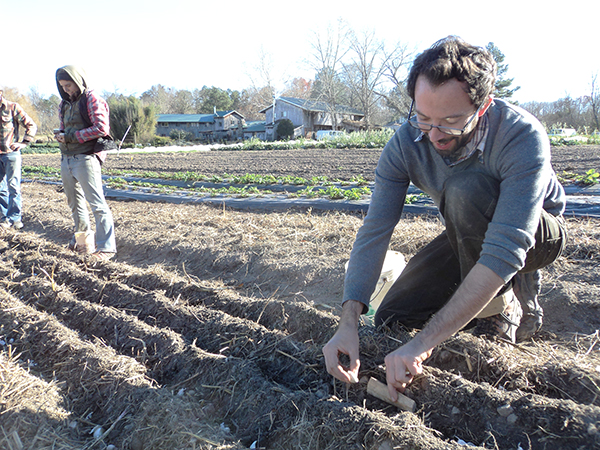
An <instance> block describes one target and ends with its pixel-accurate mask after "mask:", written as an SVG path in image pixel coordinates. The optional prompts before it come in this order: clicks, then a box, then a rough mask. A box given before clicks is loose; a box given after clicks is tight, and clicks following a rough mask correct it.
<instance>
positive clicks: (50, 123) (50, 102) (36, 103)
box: [29, 88, 60, 135]
mask: <svg viewBox="0 0 600 450" xmlns="http://www.w3.org/2000/svg"><path fill="white" fill-rule="evenodd" d="M29 101H30V102H31V106H32V107H33V109H34V110H35V111H36V113H37V117H38V120H37V121H36V123H37V126H38V134H40V135H52V130H53V129H54V128H58V124H59V119H58V105H59V103H60V99H59V98H58V96H57V95H54V94H52V95H51V96H50V97H48V98H44V97H43V96H42V95H41V94H40V93H39V92H38V90H37V89H35V88H30V90H29Z"/></svg>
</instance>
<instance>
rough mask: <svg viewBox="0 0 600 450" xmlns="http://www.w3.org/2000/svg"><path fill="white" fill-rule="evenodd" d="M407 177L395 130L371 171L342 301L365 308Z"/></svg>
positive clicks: (396, 221)
mask: <svg viewBox="0 0 600 450" xmlns="http://www.w3.org/2000/svg"><path fill="white" fill-rule="evenodd" d="M409 183H410V180H409V179H408V175H407V173H406V170H405V169H404V163H403V160H402V157H401V153H400V139H399V137H398V133H396V135H394V137H392V139H391V140H390V142H388V144H387V145H386V146H385V148H384V150H383V152H382V154H381V157H380V159H379V163H378V164H377V169H376V172H375V188H374V190H373V193H372V195H371V203H370V205H369V210H368V212H367V216H366V217H365V219H364V223H363V225H362V226H361V228H360V229H359V231H358V234H357V237H356V241H355V242H354V246H353V248H352V252H351V254H350V262H349V264H348V270H347V272H346V278H345V281H344V297H343V302H346V301H347V300H356V301H359V302H361V303H363V304H364V305H365V307H364V308H363V313H364V312H366V311H367V305H368V304H369V301H370V297H371V294H372V293H373V290H374V289H375V286H376V284H377V280H378V279H379V275H380V273H381V268H382V266H383V261H384V259H385V255H386V252H387V249H388V245H389V242H390V239H391V236H392V233H393V231H394V228H395V226H396V225H397V223H398V221H399V220H400V215H401V214H402V209H403V207H404V200H405V197H406V192H407V190H408V185H409Z"/></svg>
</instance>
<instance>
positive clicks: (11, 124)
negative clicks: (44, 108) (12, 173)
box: [0, 98, 37, 153]
mask: <svg viewBox="0 0 600 450" xmlns="http://www.w3.org/2000/svg"><path fill="white" fill-rule="evenodd" d="M0 118H1V121H0V153H10V152H12V149H11V148H10V146H11V144H13V143H14V142H15V141H16V140H18V139H19V136H18V134H19V124H21V125H23V127H24V128H25V135H24V136H23V143H26V144H27V143H29V142H31V141H32V140H33V137H34V136H35V133H36V132H37V125H36V124H35V122H34V121H33V120H31V117H29V116H28V115H27V113H26V112H25V111H24V110H23V108H21V105H19V104H18V103H15V102H9V101H8V100H6V99H5V98H2V102H1V103H0Z"/></svg>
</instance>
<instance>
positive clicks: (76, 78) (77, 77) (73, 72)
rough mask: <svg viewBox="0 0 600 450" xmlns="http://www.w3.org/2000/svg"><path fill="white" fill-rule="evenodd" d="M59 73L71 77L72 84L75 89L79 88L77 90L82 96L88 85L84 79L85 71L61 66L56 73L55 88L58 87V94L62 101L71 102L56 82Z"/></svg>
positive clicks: (75, 67)
mask: <svg viewBox="0 0 600 450" xmlns="http://www.w3.org/2000/svg"><path fill="white" fill-rule="evenodd" d="M61 71H64V72H66V73H67V74H68V75H69V76H70V77H71V79H72V80H73V82H75V84H76V85H77V87H79V90H80V91H81V93H82V94H83V93H84V92H85V91H86V90H87V88H88V85H87V82H86V81H85V79H86V78H87V75H86V74H85V70H83V69H82V68H81V67H79V66H72V65H71V66H63V67H61V68H59V69H58V70H57V71H56V86H57V87H58V92H59V93H60V96H61V98H62V99H63V100H65V101H67V102H69V101H71V100H70V98H69V96H68V95H67V93H66V92H65V91H64V90H63V88H62V87H61V86H60V83H59V82H58V74H59V73H60V72H61Z"/></svg>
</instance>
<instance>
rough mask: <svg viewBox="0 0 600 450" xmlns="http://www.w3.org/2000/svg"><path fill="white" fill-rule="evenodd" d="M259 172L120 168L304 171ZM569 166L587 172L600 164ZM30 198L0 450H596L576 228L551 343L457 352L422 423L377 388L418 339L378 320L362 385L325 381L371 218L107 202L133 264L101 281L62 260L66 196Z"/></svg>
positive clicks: (92, 269)
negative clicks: (353, 256)
mask: <svg viewBox="0 0 600 450" xmlns="http://www.w3.org/2000/svg"><path fill="white" fill-rule="evenodd" d="M586 152H587V150H586ZM250 153H251V155H248V154H243V155H242V154H238V155H235V154H232V153H231V152H210V153H207V154H205V153H195V154H194V153H185V154H178V155H177V156H175V155H173V154H161V155H159V154H153V155H126V154H121V155H119V156H115V155H111V156H109V161H108V163H107V166H106V167H107V168H116V167H117V166H125V165H127V164H129V165H131V166H135V165H136V164H137V163H139V167H138V169H139V170H153V171H176V170H197V171H200V172H203V173H206V174H208V175H211V174H222V173H234V171H235V170H238V171H240V173H269V174H275V175H277V174H279V172H278V170H280V171H281V173H284V172H287V171H288V170H289V171H290V172H292V171H293V169H294V163H293V161H294V159H295V156H296V153H294V152H286V154H285V155H284V154H279V155H272V154H269V153H268V152H267V153H260V152H250ZM309 153H310V158H304V157H303V158H302V162H301V163H298V165H297V166H296V167H297V168H298V169H299V170H301V172H302V173H296V175H299V176H303V177H309V176H323V175H325V176H328V177H330V178H332V179H333V178H340V179H350V178H351V176H352V174H354V171H350V172H344V168H348V169H350V168H351V167H355V166H358V165H360V166H361V168H360V170H358V169H357V170H358V172H360V174H362V175H363V176H364V177H365V178H367V179H372V171H373V169H374V166H375V164H376V161H377V156H378V155H377V151H373V150H368V151H362V153H360V154H361V155H362V156H360V155H359V151H356V152H347V153H343V152H341V151H336V152H334V153H323V152H321V153H320V155H319V154H317V153H316V152H315V153H312V152H309ZM182 155H185V156H182ZM301 155H302V154H301V153H298V154H297V156H298V159H299V160H300V156H301ZM564 155H566V153H565V154H564ZM586 155H587V153H586ZM283 156H285V157H286V158H282V157H283ZM319 156H320V158H319ZM595 156H597V155H595ZM209 157H210V158H209ZM205 158H207V159H205ZM219 158H220V160H218V159H219ZM361 158H362V159H361ZM238 159H239V160H241V161H242V162H240V161H238ZM286 159H287V160H291V161H292V164H291V165H290V168H289V169H288V168H285V167H283V166H281V167H280V166H279V165H278V164H279V161H285V163H286V164H289V161H287V160H286ZM555 159H557V162H556V164H557V166H558V164H564V165H565V167H564V168H562V169H560V170H570V171H574V172H578V173H584V172H585V171H586V170H588V169H591V168H598V167H597V165H596V166H595V165H594V164H595V163H597V162H598V161H599V160H600V159H598V158H597V157H596V158H595V159H589V158H588V157H587V156H586V157H585V158H583V157H582V158H578V157H577V155H576V154H573V155H571V157H570V159H569V161H563V162H558V159H559V158H555ZM578 159H580V160H583V159H585V162H583V163H582V164H579V165H577V164H576V163H573V160H578ZM184 160H185V161H184ZM149 161H151V163H150V162H149ZM182 161H184V162H183V163H182ZM209 161H210V162H209ZM252 161H257V166H252ZM258 162H260V164H262V165H263V166H264V167H263V166H261V167H263V168H262V169H261V168H259V165H258ZM57 163H58V157H56V156H54V157H41V156H39V157H38V156H26V157H24V164H25V165H33V164H40V165H50V164H57ZM354 163H356V164H354ZM149 164H151V167H147V166H148V165H149ZM182 164H183V165H182ZM281 164H283V162H282V163H281ZM567 166H568V168H567ZM286 167H287V166H286ZM132 168H135V167H132ZM261 170H262V171H263V172H260V171H261ZM325 172H327V173H325ZM23 199H24V222H25V228H24V229H23V230H21V231H19V232H16V231H14V230H7V231H2V236H1V237H2V239H1V240H0V271H1V275H2V276H1V278H0V282H1V287H0V310H1V314H0V448H2V449H9V450H13V449H21V448H27V449H82V448H83V449H92V448H93V449H107V448H112V449H132V450H139V449H164V450H167V449H169V450H170V449H244V448H266V449H319V450H321V449H362V448H366V449H377V450H387V449H442V448H443V449H452V448H461V444H460V443H472V444H474V445H475V446H477V447H478V448H489V449H518V448H520V449H523V450H527V449H592V448H600V433H599V431H598V429H599V428H600V398H599V396H600V355H599V352H598V345H599V341H600V335H599V333H600V332H599V330H600V314H599V311H598V310H599V301H598V298H599V296H600V275H599V270H598V267H599V265H600V231H599V228H598V225H599V223H598V220H597V219H588V218H581V217H579V218H573V217H571V218H568V226H569V232H570V240H569V244H568V246H567V249H566V251H565V253H564V254H563V255H562V256H561V257H560V258H559V260H558V261H557V262H556V263H555V264H554V265H552V266H551V267H549V268H547V269H546V270H544V273H543V275H544V279H543V292H542V298H541V302H542V305H543V306H544V310H545V317H544V320H545V323H544V327H543V328H542V331H541V332H540V333H539V334H538V335H537V336H536V337H534V339H533V340H531V341H528V342H526V343H522V344H519V345H510V344H507V343H505V342H503V341H499V340H488V339H480V338H475V337H473V336H472V335H470V334H469V333H459V334H457V335H456V336H455V337H453V338H452V339H450V340H449V341H447V342H445V343H444V344H443V345H442V346H440V347H439V348H437V349H436V350H435V352H434V354H433V355H432V357H431V358H430V360H429V361H428V362H427V367H426V368H425V373H424V375H423V376H422V377H421V378H420V379H418V380H417V381H416V382H415V383H414V384H413V385H412V386H411V387H410V388H409V390H408V391H407V395H408V396H409V397H411V398H413V399H414V400H415V401H416V403H417V409H416V412H415V413H410V412H404V411H400V410H398V409H396V408H395V407H393V406H391V405H388V404H386V403H383V402H381V401H379V400H377V399H375V398H374V397H372V396H370V395H368V394H367V393H366V383H365V380H366V379H367V378H368V377H369V376H372V377H376V378H379V379H380V380H382V381H383V380H384V379H385V376H384V372H383V370H382V368H381V365H382V364H383V358H384V356H385V355H386V354H387V353H388V352H389V351H390V350H392V349H394V348H396V347H397V346H398V345H400V344H401V343H402V342H404V341H406V340H407V339H410V335H409V334H407V333H406V332H403V331H401V330H396V329H393V330H389V329H385V330H377V329H375V328H373V327H372V326H371V325H370V324H369V323H368V321H365V323H364V324H363V326H362V327H361V330H360V335H361V360H362V365H361V377H362V378H361V380H362V381H361V383H358V384H357V385H353V386H345V385H343V384H342V383H339V382H333V380H332V378H331V376H329V375H328V374H327V373H326V371H325V369H324V365H323V358H322V355H321V348H322V346H323V345H324V344H325V343H326V342H327V340H328V339H329V338H330V336H331V335H332V334H333V333H334V331H335V327H336V324H337V320H338V314H339V311H340V309H339V305H338V302H339V300H340V298H341V293H342V284H343V274H344V263H345V261H346V260H347V258H348V256H349V253H350V250H351V246H352V243H353V240H354V237H355V234H356V231H357V230H358V228H359V226H360V224H361V220H362V218H361V216H360V215H357V214H353V213H343V212H315V211H310V210H307V211H306V210H305V211H298V210H290V211H286V212H272V213H270V212H264V211H260V212H252V211H235V210H231V209H227V208H223V207H214V206H210V205H202V204H171V203H161V202H158V203H145V202H138V201H115V200H109V204H110V206H111V209H112V212H113V215H114V217H115V226H116V230H117V246H118V250H119V252H118V254H117V257H116V258H115V259H114V260H112V261H109V262H94V261H92V260H90V259H89V258H88V257H83V256H81V255H78V254H76V253H74V252H72V251H70V250H68V249H67V246H66V244H67V242H68V241H69V239H70V237H71V233H72V220H71V217H70V213H69V211H68V208H67V205H66V200H65V196H64V194H63V193H62V192H61V189H60V187H59V186H57V185H51V184H43V183H40V182H34V183H25V184H24V186H23ZM441 230H442V225H441V224H440V222H439V221H438V220H437V219H436V218H435V217H431V216H423V217H418V216H408V215H406V216H405V217H404V218H403V220H402V221H401V223H400V224H399V225H398V227H397V229H396V232H395V233H394V236H393V239H392V243H391V248H392V249H393V250H397V251H400V252H402V253H403V254H404V255H405V256H406V257H407V259H408V258H410V257H411V256H412V255H414V253H415V252H416V251H417V250H418V249H419V248H420V247H421V246H423V245H425V244H426V243H427V242H428V241H429V240H431V239H432V238H433V237H434V236H435V235H437V233H439V232H440V231H441Z"/></svg>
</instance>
